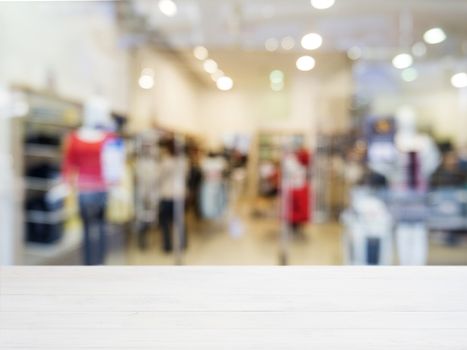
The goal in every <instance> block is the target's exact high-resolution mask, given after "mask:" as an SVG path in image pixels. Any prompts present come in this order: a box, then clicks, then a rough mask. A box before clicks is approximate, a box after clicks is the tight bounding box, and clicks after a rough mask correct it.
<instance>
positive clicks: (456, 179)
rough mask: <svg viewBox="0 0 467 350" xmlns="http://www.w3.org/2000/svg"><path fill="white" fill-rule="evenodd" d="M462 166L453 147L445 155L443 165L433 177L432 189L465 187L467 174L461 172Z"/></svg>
mask: <svg viewBox="0 0 467 350" xmlns="http://www.w3.org/2000/svg"><path fill="white" fill-rule="evenodd" d="M460 165H461V164H460V160H459V157H458V155H457V153H456V151H455V150H454V149H453V148H452V146H451V147H449V149H448V150H445V152H444V153H443V156H442V162H441V165H440V166H439V168H438V169H437V170H436V171H435V173H434V174H433V176H432V177H431V181H430V184H431V187H432V188H443V187H463V186H464V185H465V183H466V174H465V172H463V171H462V170H461V167H460Z"/></svg>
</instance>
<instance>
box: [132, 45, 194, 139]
mask: <svg viewBox="0 0 467 350" xmlns="http://www.w3.org/2000/svg"><path fill="white" fill-rule="evenodd" d="M180 59H181V58H180V57H179V56H178V55H177V54H176V53H173V52H168V51H164V50H155V49H154V48H151V47H147V46H143V47H140V48H137V49H135V50H134V51H133V52H132V64H131V70H132V74H131V85H130V86H131V91H132V97H131V103H130V105H131V106H130V110H131V112H130V115H131V124H130V129H131V130H133V131H139V130H144V129H145V128H147V127H150V126H159V127H162V128H165V129H169V130H173V131H179V132H183V133H188V134H195V135H197V134H200V133H202V132H203V129H202V125H201V124H200V122H199V120H200V115H199V112H200V107H199V105H200V102H199V95H200V91H201V89H202V84H201V83H200V82H199V81H198V80H197V78H196V76H194V75H193V73H192V72H191V71H190V70H188V68H187V67H186V65H184V63H183V61H181V60H180ZM144 69H150V70H152V72H153V73H154V87H153V88H152V89H148V90H144V89H142V88H141V87H139V86H138V79H139V76H140V74H141V73H142V71H143V70H144Z"/></svg>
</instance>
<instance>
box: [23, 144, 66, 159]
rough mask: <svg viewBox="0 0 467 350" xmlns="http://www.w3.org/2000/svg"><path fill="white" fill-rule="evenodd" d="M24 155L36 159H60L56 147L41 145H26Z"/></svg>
mask: <svg viewBox="0 0 467 350" xmlns="http://www.w3.org/2000/svg"><path fill="white" fill-rule="evenodd" d="M24 155H25V156H26V157H36V158H51V159H57V158H61V154H60V150H59V149H57V146H45V145H41V144H30V143H29V144H26V146H25V149H24Z"/></svg>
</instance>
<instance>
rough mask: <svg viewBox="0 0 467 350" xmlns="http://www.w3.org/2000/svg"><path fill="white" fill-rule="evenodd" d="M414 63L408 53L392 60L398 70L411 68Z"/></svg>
mask: <svg viewBox="0 0 467 350" xmlns="http://www.w3.org/2000/svg"><path fill="white" fill-rule="evenodd" d="M412 63H413V58H412V56H411V55H409V54H408V53H401V54H399V55H397V56H396V57H394V58H393V59H392V64H393V66H394V67H396V68H397V69H405V68H409V67H410V66H411V65H412Z"/></svg>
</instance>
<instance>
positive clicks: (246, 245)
mask: <svg viewBox="0 0 467 350" xmlns="http://www.w3.org/2000/svg"><path fill="white" fill-rule="evenodd" d="M243 222H244V224H245V231H244V234H243V235H241V236H240V237H233V236H232V235H231V234H230V233H229V230H228V228H227V225H226V224H225V223H222V222H217V223H215V222H203V223H199V224H197V225H192V227H191V230H190V232H189V237H190V238H189V239H190V242H189V247H188V249H187V250H186V252H185V253H184V254H183V264H185V265H278V264H279V247H280V245H279V237H280V236H279V232H280V223H279V222H278V221H277V220H275V219H271V218H269V219H268V218H266V219H258V218H251V217H250V218H248V217H245V218H243ZM341 234H342V228H341V226H340V225H339V224H338V223H328V224H313V225H308V226H307V227H305V228H304V230H303V233H302V234H301V235H298V236H293V237H292V239H291V240H290V244H289V250H288V251H289V262H288V263H289V264H290V265H342V264H343V262H344V260H343V250H342V240H341ZM430 241H431V242H430V253H429V261H428V264H429V265H467V244H466V242H464V243H462V242H461V243H459V244H457V245H455V246H449V245H446V244H444V243H443V242H441V241H440V240H439V239H437V238H436V237H431V240H430ZM395 259H397V258H396V257H395ZM125 260H126V262H125V263H126V264H129V265H173V264H174V263H175V257H174V255H173V254H166V253H163V252H162V250H161V240H160V233H159V232H152V233H150V235H149V244H148V247H147V248H146V249H145V250H141V249H140V248H139V247H138V245H137V244H136V242H135V241H133V242H132V243H131V244H130V246H129V248H128V251H127V255H126V259H125Z"/></svg>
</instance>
